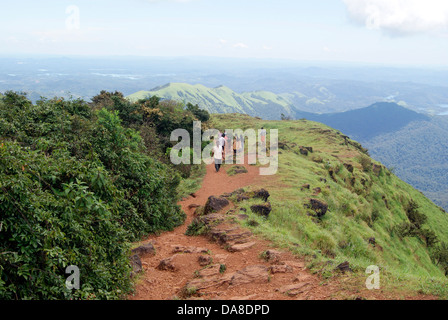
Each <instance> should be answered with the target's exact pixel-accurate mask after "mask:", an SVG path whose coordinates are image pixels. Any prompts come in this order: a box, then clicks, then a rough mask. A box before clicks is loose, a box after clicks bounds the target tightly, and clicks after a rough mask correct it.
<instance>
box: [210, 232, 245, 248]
mask: <svg viewBox="0 0 448 320" xmlns="http://www.w3.org/2000/svg"><path fill="white" fill-rule="evenodd" d="M209 236H210V238H211V239H212V240H214V241H216V242H218V243H219V244H220V245H233V244H241V243H246V242H248V241H249V240H248V239H249V238H250V237H251V236H252V232H250V231H246V230H242V229H240V228H232V229H219V228H213V229H211V230H210V232H209Z"/></svg>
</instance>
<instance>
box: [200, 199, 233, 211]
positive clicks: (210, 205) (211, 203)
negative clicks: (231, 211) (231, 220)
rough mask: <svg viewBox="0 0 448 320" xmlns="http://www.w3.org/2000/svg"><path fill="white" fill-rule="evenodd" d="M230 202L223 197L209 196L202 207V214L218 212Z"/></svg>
mask: <svg viewBox="0 0 448 320" xmlns="http://www.w3.org/2000/svg"><path fill="white" fill-rule="evenodd" d="M229 204H230V202H229V200H227V199H225V198H221V197H219V198H217V197H215V196H210V197H209V198H208V200H207V203H206V204H205V207H204V215H207V214H210V213H214V212H219V211H220V210H221V209H223V208H225V207H227V206H228V205H229Z"/></svg>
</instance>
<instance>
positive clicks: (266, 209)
mask: <svg viewBox="0 0 448 320" xmlns="http://www.w3.org/2000/svg"><path fill="white" fill-rule="evenodd" d="M250 210H252V212H253V213H256V214H258V215H261V216H264V217H266V218H267V217H268V216H269V214H270V213H271V211H272V207H271V204H270V203H269V202H268V203H265V204H257V205H253V206H251V207H250Z"/></svg>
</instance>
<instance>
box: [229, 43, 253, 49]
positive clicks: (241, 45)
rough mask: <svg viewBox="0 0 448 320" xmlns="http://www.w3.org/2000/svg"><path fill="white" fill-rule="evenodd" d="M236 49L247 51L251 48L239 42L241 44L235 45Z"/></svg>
mask: <svg viewBox="0 0 448 320" xmlns="http://www.w3.org/2000/svg"><path fill="white" fill-rule="evenodd" d="M233 47H234V48H241V49H247V48H249V46H248V45H247V44H245V43H242V42H239V43H235V44H234V45H233Z"/></svg>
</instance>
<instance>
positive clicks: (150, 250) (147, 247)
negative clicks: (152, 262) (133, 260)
mask: <svg viewBox="0 0 448 320" xmlns="http://www.w3.org/2000/svg"><path fill="white" fill-rule="evenodd" d="M131 252H132V254H134V255H138V256H139V257H140V258H143V257H145V256H147V255H155V254H156V248H154V245H153V244H152V242H149V243H146V244H144V245H142V246H140V247H138V248H135V249H132V250H131Z"/></svg>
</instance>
